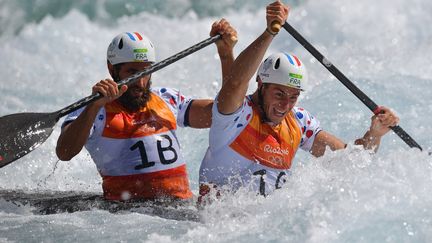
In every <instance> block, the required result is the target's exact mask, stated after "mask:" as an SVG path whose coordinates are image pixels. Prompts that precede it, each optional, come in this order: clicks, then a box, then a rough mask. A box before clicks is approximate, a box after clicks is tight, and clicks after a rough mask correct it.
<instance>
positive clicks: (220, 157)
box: [199, 97, 321, 195]
mask: <svg viewBox="0 0 432 243" xmlns="http://www.w3.org/2000/svg"><path fill="white" fill-rule="evenodd" d="M212 115H213V116H212V126H211V128H210V138H209V140H210V145H209V148H208V149H207V152H206V155H205V157H204V159H203V161H202V164H201V167H200V177H199V181H200V184H202V185H203V188H202V190H203V191H208V188H209V187H208V186H206V185H207V184H210V185H216V186H217V187H225V188H226V189H230V190H236V189H238V188H239V187H250V189H251V190H253V191H257V192H259V193H260V194H263V195H266V194H268V193H271V192H272V191H274V190H275V189H278V188H280V187H282V185H283V184H284V182H285V178H284V177H285V176H287V175H289V173H290V172H289V169H290V167H291V162H292V159H293V157H294V155H295V153H296V151H297V149H298V147H300V148H302V149H303V150H306V151H309V150H310V149H311V147H312V145H313V142H314V139H315V136H316V134H317V133H318V132H319V131H321V128H320V126H319V121H318V120H317V119H315V118H314V117H313V116H312V115H311V114H310V113H309V112H307V111H306V110H304V109H303V108H300V107H294V108H293V110H292V111H291V113H290V114H289V115H287V117H286V118H285V120H283V121H282V122H281V124H280V125H278V126H276V127H271V126H270V125H268V124H265V123H262V122H261V119H260V117H259V112H258V110H257V108H256V107H254V105H253V103H252V102H251V100H250V97H246V98H245V100H244V102H243V105H242V107H241V108H239V110H237V111H236V112H235V113H233V114H230V115H224V114H221V113H219V111H218V109H217V104H216V102H215V103H214V104H213V108H212ZM210 187H211V186H210ZM227 187H228V188H227ZM200 189H201V188H200Z"/></svg>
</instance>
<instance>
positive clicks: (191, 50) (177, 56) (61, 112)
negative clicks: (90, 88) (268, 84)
mask: <svg viewBox="0 0 432 243" xmlns="http://www.w3.org/2000/svg"><path fill="white" fill-rule="evenodd" d="M220 38H221V36H220V35H215V36H213V37H210V38H208V39H205V40H203V41H201V42H199V43H197V44H195V45H193V46H191V47H189V48H187V49H185V50H183V51H181V52H179V53H177V54H175V55H173V56H171V57H169V58H166V59H165V60H162V61H160V62H158V63H156V64H153V65H151V66H150V67H148V68H146V69H145V70H143V71H141V72H138V73H135V74H134V75H132V76H130V77H128V78H126V79H123V80H121V81H119V82H118V87H121V86H122V85H128V84H131V83H133V82H135V81H136V80H137V79H139V78H141V77H142V76H146V75H149V74H151V73H153V72H156V71H157V70H159V69H161V68H164V67H166V66H168V65H170V64H171V63H173V62H176V61H178V60H180V59H182V58H183V57H186V56H188V55H190V54H192V53H194V52H196V51H198V50H200V49H202V48H204V47H206V46H208V45H210V44H212V43H214V42H216V41H217V40H219V39H220ZM100 98H102V95H101V94H99V93H97V94H93V95H90V96H87V97H85V98H83V99H81V100H79V101H77V102H75V103H73V104H71V105H69V106H67V107H65V108H63V109H61V110H59V111H58V112H57V120H58V119H59V118H60V117H63V116H65V115H67V114H69V113H71V112H74V111H76V110H78V109H80V108H82V107H84V106H86V105H88V104H90V103H92V102H94V101H95V100H98V99H100Z"/></svg>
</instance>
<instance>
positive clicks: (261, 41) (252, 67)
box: [229, 31, 273, 86]
mask: <svg viewBox="0 0 432 243" xmlns="http://www.w3.org/2000/svg"><path fill="white" fill-rule="evenodd" d="M272 40H273V36H272V35H270V34H269V33H268V32H267V31H264V33H263V34H261V35H260V36H259V37H258V38H257V39H256V40H255V41H254V42H252V44H250V45H249V46H248V47H247V48H246V49H245V50H244V51H243V52H242V53H241V54H240V55H239V56H238V57H237V59H236V60H235V61H234V65H233V71H232V72H231V76H230V77H229V81H230V83H231V84H237V85H242V84H243V85H246V86H247V85H248V83H249V80H250V79H251V78H252V76H253V74H254V73H255V72H256V70H257V68H258V66H259V64H260V63H261V61H262V59H263V57H264V54H265V53H266V51H267V48H268V47H269V46H270V43H271V42H272Z"/></svg>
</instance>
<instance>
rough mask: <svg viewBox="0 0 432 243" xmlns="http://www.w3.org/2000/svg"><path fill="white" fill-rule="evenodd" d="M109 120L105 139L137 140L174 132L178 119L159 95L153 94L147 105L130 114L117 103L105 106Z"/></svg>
mask: <svg viewBox="0 0 432 243" xmlns="http://www.w3.org/2000/svg"><path fill="white" fill-rule="evenodd" d="M105 109H106V115H107V118H106V119H107V120H106V124H105V129H104V131H103V133H102V136H103V137H108V138H136V137H144V136H149V135H153V134H157V133H162V132H167V131H169V130H174V129H176V127H177V125H176V124H177V123H176V118H175V117H174V115H173V113H172V112H171V110H170V109H169V107H168V106H167V105H166V104H165V102H164V101H163V100H162V99H161V98H160V97H158V96H157V95H155V94H153V93H151V96H150V100H149V101H148V103H147V105H146V106H145V107H143V108H142V109H141V110H140V111H138V112H133V113H128V112H126V111H125V109H124V108H123V107H122V106H121V105H120V104H119V103H118V102H116V101H114V102H111V103H109V104H107V105H105Z"/></svg>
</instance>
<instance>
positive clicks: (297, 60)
mask: <svg viewBox="0 0 432 243" xmlns="http://www.w3.org/2000/svg"><path fill="white" fill-rule="evenodd" d="M292 56H293V57H294V60H295V61H296V63H297V65H298V66H299V67H300V66H301V62H300V60H299V59H298V58H297V57H296V56H294V55H292Z"/></svg>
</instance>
